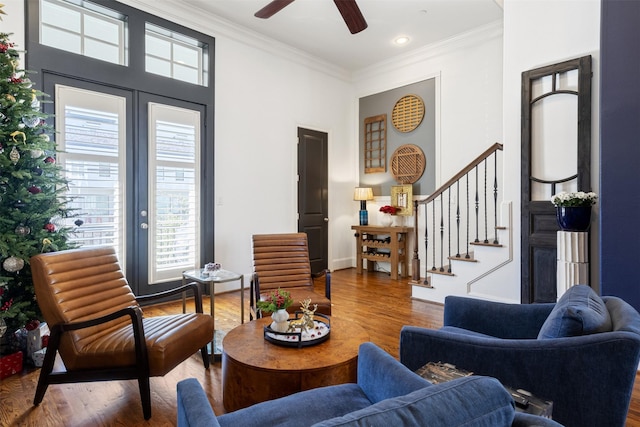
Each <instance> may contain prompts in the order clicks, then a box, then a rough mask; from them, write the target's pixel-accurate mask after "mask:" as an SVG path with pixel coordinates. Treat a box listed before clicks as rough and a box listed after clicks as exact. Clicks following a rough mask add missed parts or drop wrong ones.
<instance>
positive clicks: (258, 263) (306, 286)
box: [249, 233, 331, 317]
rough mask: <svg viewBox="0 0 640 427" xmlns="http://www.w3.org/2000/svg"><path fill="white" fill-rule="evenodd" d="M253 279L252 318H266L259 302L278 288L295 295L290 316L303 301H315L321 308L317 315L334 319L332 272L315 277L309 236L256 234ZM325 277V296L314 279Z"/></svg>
mask: <svg viewBox="0 0 640 427" xmlns="http://www.w3.org/2000/svg"><path fill="white" fill-rule="evenodd" d="M252 241H253V271H254V273H253V277H252V279H251V295H250V297H249V299H250V301H249V303H250V305H251V315H252V316H253V315H255V316H256V317H262V313H260V312H259V310H257V308H256V304H255V302H256V301H258V300H259V299H260V296H261V295H265V294H267V293H268V292H269V291H273V290H274V289H277V288H282V289H283V290H285V291H287V292H290V293H291V298H293V305H291V307H289V308H288V309H287V310H288V311H289V312H290V313H293V312H295V311H296V310H298V309H299V307H300V304H299V302H300V301H303V300H304V299H307V298H311V306H312V307H313V305H314V304H318V309H317V311H316V312H317V313H322V314H326V315H327V316H330V315H331V272H330V271H329V270H326V269H325V270H323V271H321V272H318V273H315V274H312V273H311V264H310V262H309V246H308V243H307V234H306V233H288V234H286V233H285V234H254V235H253V238H252ZM318 277H324V280H325V287H324V290H325V295H324V296H323V295H322V294H320V293H318V292H315V290H314V279H316V278H318Z"/></svg>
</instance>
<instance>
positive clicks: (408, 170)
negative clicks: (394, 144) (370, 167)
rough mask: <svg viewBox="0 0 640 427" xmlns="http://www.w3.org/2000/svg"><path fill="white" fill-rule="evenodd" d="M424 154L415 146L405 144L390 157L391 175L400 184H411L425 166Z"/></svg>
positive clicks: (419, 175)
mask: <svg viewBox="0 0 640 427" xmlns="http://www.w3.org/2000/svg"><path fill="white" fill-rule="evenodd" d="M426 163H427V162H426V158H425V156H424V153H423V152H422V150H421V149H420V147H418V146H417V145H413V144H405V145H401V146H400V147H398V149H397V150H396V151H394V152H393V154H392V155H391V174H392V175H393V177H394V178H395V180H396V181H398V183H400V184H413V183H414V182H416V181H417V180H419V179H420V177H421V176H422V174H423V173H424V168H425V166H426Z"/></svg>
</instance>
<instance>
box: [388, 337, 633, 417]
mask: <svg viewBox="0 0 640 427" xmlns="http://www.w3.org/2000/svg"><path fill="white" fill-rule="evenodd" d="M639 360H640V339H639V338H638V336H637V335H636V334H634V333H630V332H604V333H600V334H593V335H584V336H579V337H570V338H557V339H545V340H537V339H527V340H513V339H498V338H486V337H477V336H470V335H463V334H456V333H448V332H445V331H440V330H430V329H425V328H418V327H413V326H405V327H403V329H402V330H401V332H400V361H401V362H402V363H403V364H404V365H405V366H407V367H408V368H409V369H410V370H416V369H418V368H420V367H421V366H423V365H424V364H426V363H427V362H444V363H451V364H453V365H455V366H457V367H458V368H460V369H464V370H467V371H471V372H473V373H475V374H477V375H486V376H491V377H495V378H498V379H499V380H500V381H501V382H502V383H503V384H505V385H508V386H511V387H514V388H520V389H524V390H527V391H529V392H531V393H533V394H534V395H535V396H538V397H540V398H544V399H548V400H552V401H553V408H554V409H553V418H554V420H556V421H558V422H559V423H561V424H570V425H580V426H598V425H611V426H613V425H619V426H622V425H624V423H625V419H626V413H627V410H628V406H629V396H630V395H631V392H632V390H633V382H634V380H635V376H636V369H637V366H638V361H639ZM602 390H606V393H602V392H601V391H602Z"/></svg>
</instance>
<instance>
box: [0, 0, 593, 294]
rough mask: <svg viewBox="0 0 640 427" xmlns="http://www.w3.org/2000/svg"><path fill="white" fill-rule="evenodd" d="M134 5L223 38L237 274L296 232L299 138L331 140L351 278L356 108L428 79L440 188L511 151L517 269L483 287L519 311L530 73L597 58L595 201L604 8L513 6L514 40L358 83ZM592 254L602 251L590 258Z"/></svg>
mask: <svg viewBox="0 0 640 427" xmlns="http://www.w3.org/2000/svg"><path fill="white" fill-rule="evenodd" d="M123 2H124V3H127V4H130V5H132V6H134V7H138V8H140V9H143V10H147V11H149V12H151V13H155V14H157V15H159V16H163V17H169V16H170V17H172V19H174V20H175V21H176V22H178V23H180V24H183V25H186V26H189V27H191V28H194V29H196V30H198V31H201V32H204V33H208V34H211V35H213V36H214V37H216V94H215V97H216V98H215V100H216V117H215V126H216V128H215V138H216V160H215V162H216V168H215V173H216V177H215V180H216V188H215V191H216V218H215V224H216V241H215V242H214V244H215V253H216V259H215V261H217V262H220V263H221V264H222V265H223V266H224V267H225V268H228V269H230V270H235V271H238V272H242V273H245V274H248V273H249V272H250V271H251V253H250V236H251V235H252V234H253V233H258V232H283V231H292V230H295V229H296V225H297V222H296V217H295V212H296V204H297V200H296V183H295V173H296V130H297V127H298V126H303V127H308V128H312V129H317V130H320V131H325V132H327V133H328V134H329V169H330V171H329V179H330V182H329V217H330V223H329V225H330V228H329V236H330V237H329V240H330V241H329V267H330V268H331V269H338V268H345V267H349V266H351V265H354V262H355V260H354V251H355V248H354V239H353V235H352V233H351V230H350V226H351V225H352V224H355V223H356V221H357V209H358V206H357V204H356V202H353V201H352V200H351V199H352V192H353V187H354V186H355V184H356V182H357V171H358V168H357V162H358V153H357V135H358V123H357V117H358V115H357V100H358V98H359V97H362V96H366V95H370V94H373V93H377V92H381V91H384V90H388V89H391V88H395V87H398V86H403V85H406V84H409V83H413V82H416V81H420V80H424V79H426V78H431V77H437V78H438V79H439V82H440V85H439V89H438V91H437V97H438V99H439V105H438V108H439V111H438V112H437V117H436V121H437V123H438V129H437V132H436V137H437V142H436V144H437V145H438V146H439V149H438V157H439V159H437V163H438V164H439V167H438V169H439V170H437V171H436V179H437V180H439V181H438V182H440V183H441V182H444V181H445V180H446V179H448V178H449V177H450V176H451V175H452V174H453V173H455V172H457V171H458V170H459V169H460V168H461V167H462V166H464V165H466V164H467V163H468V162H469V161H470V160H471V159H473V158H474V157H476V156H477V155H478V154H479V153H481V152H482V151H483V150H484V149H485V148H487V147H488V146H489V145H491V144H492V143H494V142H502V143H503V144H504V146H505V152H504V159H505V160H504V164H505V168H504V177H505V179H504V182H503V184H502V188H503V189H504V192H505V193H504V200H507V201H512V202H513V212H514V215H513V217H514V220H515V224H514V235H515V236H516V241H515V242H514V248H513V249H514V260H515V262H513V263H511V264H509V265H507V266H506V267H505V268H503V269H502V270H500V271H499V272H497V273H494V274H492V275H490V276H489V277H487V278H486V279H483V280H486V281H488V283H492V284H495V285H491V286H494V288H495V293H496V295H500V296H501V298H502V299H504V298H507V299H512V300H514V301H519V290H520V263H519V262H518V260H519V259H520V242H519V238H518V237H517V236H519V235H520V224H519V212H520V181H519V176H520V168H519V165H520V75H521V73H522V71H525V70H528V69H531V68H536V67H539V66H542V65H547V64H551V63H555V62H559V61H562V60H565V59H570V58H574V57H578V56H583V55H586V54H592V55H593V57H594V63H593V64H594V74H595V75H594V79H593V89H594V91H593V109H592V111H593V117H594V120H593V123H594V125H593V126H594V129H593V134H592V138H593V141H594V147H593V150H592V156H593V159H592V170H593V171H594V177H593V179H592V185H593V187H594V191H597V190H598V188H597V185H598V179H597V176H596V175H597V171H598V155H599V150H598V145H599V143H598V129H597V122H598V121H597V117H598V108H597V107H598V99H599V96H598V95H599V90H598V88H599V86H598V60H599V53H598V49H599V18H600V3H599V0H555V1H550V0H505V2H504V33H503V29H502V25H500V24H494V25H489V26H487V27H485V28H482V29H480V30H478V31H474V32H473V33H469V34H466V35H463V36H459V37H456V38H455V39H452V40H449V41H446V42H444V43H441V44H438V45H436V46H430V47H428V48H425V49H421V50H419V51H417V52H413V53H412V54H411V55H406V56H403V57H397V58H392V59H390V60H389V61H386V62H385V63H382V64H377V65H376V66H374V67H370V68H368V69H365V70H362V71H360V72H359V73H356V74H355V76H354V80H353V83H352V82H350V81H349V80H348V77H347V76H344V75H343V74H342V73H341V71H340V69H338V68H332V67H331V66H328V65H326V64H318V63H317V62H314V60H313V58H309V57H305V56H304V55H300V54H299V52H294V51H293V50H292V49H289V48H287V47H285V46H280V45H278V44H277V43H275V44H274V43H271V42H261V41H260V37H256V36H255V35H254V34H247V33H246V32H244V33H243V32H240V31H235V30H233V29H232V28H229V27H228V26H226V25H225V24H224V23H221V22H218V21H215V20H211V19H205V18H204V17H203V16H201V14H198V13H195V14H189V15H186V12H185V11H183V10H177V9H176V8H175V7H174V6H173V5H172V4H171V2H162V8H161V9H160V8H159V6H158V3H157V2H155V1H153V0H126V1H123ZM4 10H5V12H7V13H8V16H6V17H4V21H3V22H2V23H1V24H0V25H1V26H2V31H6V32H13V33H15V36H14V37H13V40H15V41H16V42H17V43H19V44H20V45H21V46H22V47H24V28H23V19H22V17H23V16H24V12H23V10H22V2H19V1H11V2H8V4H7V5H6V6H5V9H4ZM196 12H197V11H196ZM311 101H313V102H311ZM550 167H552V165H551V166H550ZM203 220H207V219H203ZM594 225H595V224H594ZM592 236H593V237H596V236H597V229H593V228H592ZM595 248H597V238H592V253H593V254H596V252H595ZM592 260H594V257H593V255H592ZM212 261H213V260H212ZM595 264H597V263H596V262H595V261H594V262H593V263H592V265H595ZM596 277H597V276H596ZM593 279H594V282H596V283H597V279H596V278H595V277H594V278H593ZM505 288H506V289H505ZM505 295H506V296H505Z"/></svg>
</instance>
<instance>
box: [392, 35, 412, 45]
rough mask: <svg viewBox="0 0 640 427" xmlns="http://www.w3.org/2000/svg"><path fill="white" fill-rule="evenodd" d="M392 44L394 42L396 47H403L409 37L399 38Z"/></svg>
mask: <svg viewBox="0 0 640 427" xmlns="http://www.w3.org/2000/svg"><path fill="white" fill-rule="evenodd" d="M393 42H394V43H395V44H397V45H398V46H402V45H404V44H407V43H409V37H407V36H400V37H398V38H396V39H395V40H394V41H393Z"/></svg>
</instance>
